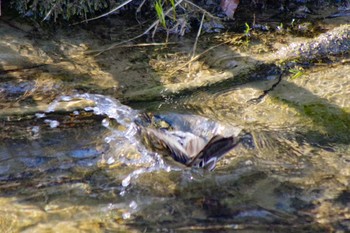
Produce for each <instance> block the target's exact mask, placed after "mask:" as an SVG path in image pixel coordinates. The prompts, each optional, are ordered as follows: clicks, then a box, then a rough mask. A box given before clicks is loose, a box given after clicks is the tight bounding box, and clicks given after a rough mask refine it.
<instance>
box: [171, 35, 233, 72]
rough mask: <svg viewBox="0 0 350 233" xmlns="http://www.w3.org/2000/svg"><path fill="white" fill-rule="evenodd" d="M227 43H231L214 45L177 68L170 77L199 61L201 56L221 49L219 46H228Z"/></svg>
mask: <svg viewBox="0 0 350 233" xmlns="http://www.w3.org/2000/svg"><path fill="white" fill-rule="evenodd" d="M227 43H229V42H228V41H226V42H222V43H220V44H217V45H214V46H213V47H210V48H209V49H206V50H204V51H203V52H202V53H200V54H198V55H197V56H195V57H193V58H191V59H190V60H189V61H188V62H186V63H185V64H183V65H182V66H180V67H179V68H177V69H176V70H174V71H173V72H171V73H170V74H169V76H171V75H173V74H175V73H176V72H177V71H179V70H181V69H183V68H184V67H186V66H187V65H188V64H190V63H191V62H194V61H196V60H198V59H199V58H200V57H201V56H203V55H204V54H206V53H207V52H209V51H211V50H213V49H215V48H217V47H219V46H221V45H223V44H227Z"/></svg>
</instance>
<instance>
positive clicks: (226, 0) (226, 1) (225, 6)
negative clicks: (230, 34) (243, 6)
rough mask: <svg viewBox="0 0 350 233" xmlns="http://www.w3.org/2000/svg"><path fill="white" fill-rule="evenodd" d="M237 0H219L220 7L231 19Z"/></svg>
mask: <svg viewBox="0 0 350 233" xmlns="http://www.w3.org/2000/svg"><path fill="white" fill-rule="evenodd" d="M238 4H239V0H221V3H220V6H221V9H222V10H223V11H224V12H225V14H226V15H227V17H229V18H230V19H233V15H234V14H235V11H236V9H237V7H238Z"/></svg>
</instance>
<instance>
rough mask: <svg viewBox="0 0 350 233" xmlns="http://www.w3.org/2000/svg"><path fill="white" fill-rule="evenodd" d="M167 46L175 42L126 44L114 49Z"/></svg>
mask: <svg viewBox="0 0 350 233" xmlns="http://www.w3.org/2000/svg"><path fill="white" fill-rule="evenodd" d="M168 44H177V43H175V42H166V43H140V44H126V45H119V46H116V47H114V48H115V49H116V48H133V47H150V46H164V45H168ZM97 52H100V50H91V51H89V53H97Z"/></svg>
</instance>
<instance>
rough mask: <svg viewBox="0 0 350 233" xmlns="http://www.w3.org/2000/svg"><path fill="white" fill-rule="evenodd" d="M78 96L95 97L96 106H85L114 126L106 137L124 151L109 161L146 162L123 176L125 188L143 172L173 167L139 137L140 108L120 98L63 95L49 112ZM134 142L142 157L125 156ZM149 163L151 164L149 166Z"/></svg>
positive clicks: (111, 162)
mask: <svg viewBox="0 0 350 233" xmlns="http://www.w3.org/2000/svg"><path fill="white" fill-rule="evenodd" d="M75 99H84V100H90V101H93V102H94V103H95V106H90V107H86V108H85V109H84V110H85V111H92V112H93V113H94V114H96V115H103V116H106V119H104V120H103V121H102V125H103V126H104V127H106V128H108V129H110V130H111V133H110V135H109V136H106V137H105V139H104V140H105V142H106V143H108V144H110V145H111V146H112V148H115V149H116V153H115V154H118V151H119V153H120V154H121V155H118V158H117V159H116V158H115V157H110V158H107V164H108V165H112V164H113V163H116V162H121V163H124V164H126V165H142V168H139V169H136V170H134V171H132V172H131V173H130V174H128V175H127V176H126V177H125V178H124V179H123V181H122V186H123V187H124V188H126V187H128V186H129V185H130V183H131V182H132V180H133V179H136V178H137V177H138V176H139V175H141V174H144V173H150V172H153V171H157V170H165V171H170V170H171V168H170V166H168V165H166V164H165V163H164V161H163V160H162V158H161V156H160V155H159V154H157V153H153V152H150V151H148V150H147V149H146V148H145V147H144V145H143V144H142V143H141V142H140V140H139V139H138V138H137V127H136V124H135V120H136V119H137V118H138V114H139V112H138V111H137V110H134V109H132V108H130V107H128V106H126V105H123V104H121V103H120V102H119V101H118V100H116V99H113V98H111V97H107V96H103V95H98V94H77V95H73V96H61V97H59V98H57V99H56V100H55V101H53V102H52V104H51V105H50V106H49V108H48V110H47V111H46V112H54V111H55V109H56V107H57V106H58V105H59V103H61V102H70V101H72V100H75ZM110 119H114V120H115V121H116V122H117V123H118V124H120V125H121V126H123V130H120V129H119V128H113V127H112V126H111V123H110ZM57 123H58V122H57ZM58 124H59V123H58ZM130 146H131V147H132V149H134V150H135V151H137V152H138V153H139V154H140V157H139V158H137V159H129V158H127V157H126V156H123V154H125V152H124V148H129V147H130ZM115 154H114V156H115ZM146 165H147V167H145V166H146ZM124 192H125V190H122V191H121V195H123V193H124Z"/></svg>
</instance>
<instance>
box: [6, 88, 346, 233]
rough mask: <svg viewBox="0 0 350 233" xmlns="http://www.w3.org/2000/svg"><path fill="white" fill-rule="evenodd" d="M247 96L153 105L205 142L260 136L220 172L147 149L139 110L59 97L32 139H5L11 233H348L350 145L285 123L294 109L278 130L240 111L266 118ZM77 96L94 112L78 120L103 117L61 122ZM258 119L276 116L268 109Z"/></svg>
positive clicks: (277, 121) (97, 99)
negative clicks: (60, 109)
mask: <svg viewBox="0 0 350 233" xmlns="http://www.w3.org/2000/svg"><path fill="white" fill-rule="evenodd" d="M245 91H246V90H244V88H243V89H241V90H236V91H234V92H235V93H239V94H238V95H233V94H232V93H231V92H230V91H228V92H227V91H226V92H220V93H218V94H215V95H210V94H205V93H195V94H194V95H193V96H192V98H191V99H186V98H185V99H184V100H180V101H178V102H177V104H176V105H174V103H173V102H172V101H171V100H168V101H167V102H166V103H160V104H156V105H157V107H156V108H153V111H154V112H155V113H156V112H157V111H159V113H158V117H159V118H161V119H163V120H165V121H166V122H168V123H169V124H170V125H171V126H172V127H173V128H175V129H176V130H180V131H183V132H191V133H193V134H196V135H200V136H202V137H207V138H210V137H211V136H212V135H213V134H216V133H219V134H223V135H238V134H239V133H240V131H241V130H245V131H247V132H249V133H250V134H251V135H252V138H251V140H252V141H251V143H249V145H240V146H239V147H238V148H235V149H234V150H233V151H231V152H230V153H229V154H228V155H226V156H225V157H224V159H222V160H221V161H220V162H219V164H218V166H217V169H216V170H215V171H214V172H211V173H209V172H206V171H203V170H200V169H196V168H192V169H190V168H183V167H178V166H174V165H173V164H169V163H167V161H165V160H164V159H163V157H162V155H161V154H158V153H155V152H152V151H150V150H148V149H147V148H146V147H145V146H144V145H143V144H142V143H141V141H140V138H139V136H138V134H137V129H136V125H135V121H138V120H140V119H139V113H140V112H141V111H138V110H134V109H132V108H130V107H128V106H125V105H123V104H121V103H120V102H119V101H118V100H116V99H113V98H110V97H106V96H102V95H92V94H83V95H75V96H63V97H60V98H58V99H57V100H56V101H54V102H53V103H52V104H51V105H50V106H49V108H48V109H47V111H46V112H45V113H38V114H36V115H35V119H36V120H32V121H31V123H30V124H29V126H27V127H24V128H23V130H26V131H28V132H29V135H31V137H27V138H19V139H8V140H4V141H2V142H1V147H0V156H1V164H0V189H1V199H0V201H1V203H2V208H1V210H0V215H1V219H2V222H1V225H0V226H1V229H2V231H3V232H17V231H21V232H51V231H52V232H77V231H84V232H106V231H115V230H119V231H135V232H141V231H142V232H154V231H165V232H167V231H171V230H176V231H185V232H187V231H197V232H206V231H214V232H217V231H219V232H222V231H230V230H233V229H236V230H241V231H242V232H266V231H270V229H271V228H273V230H274V231H275V232H328V231H329V230H330V229H333V228H336V229H348V225H347V224H348V221H347V220H346V219H347V216H348V215H349V211H348V203H349V197H350V192H349V189H348V187H349V175H350V166H349V165H350V164H349V163H350V156H349V146H348V145H347V144H345V143H342V144H335V143H333V142H332V140H327V138H325V137H324V136H322V137H321V136H320V135H316V136H315V134H310V135H307V134H304V133H305V132H306V131H303V130H295V128H296V126H298V124H300V122H296V121H294V120H293V119H294V118H291V119H292V120H291V121H290V122H288V123H287V121H286V122H283V121H281V119H285V117H288V116H291V114H292V113H291V112H289V111H281V113H280V115H275V116H273V118H271V124H270V126H267V125H264V124H262V123H259V119H258V117H257V116H254V115H251V116H248V115H239V112H240V110H239V109H240V108H242V107H244V108H254V110H255V112H259V111H262V110H261V109H259V107H257V106H256V105H251V104H247V105H246V106H242V105H241V106H240V105H235V101H236V100H237V99H235V98H244V99H239V101H240V102H242V103H245V102H247V101H246V100H249V98H251V96H250V95H244V92H245ZM240 92H242V93H243V94H240ZM237 96H238V97H237ZM243 96H245V97H243ZM75 99H87V100H91V101H93V102H94V103H95V106H91V107H87V108H85V109H84V111H75V112H73V113H72V114H73V115H79V114H83V112H90V113H93V115H98V116H101V118H98V119H101V120H98V119H97V120H94V121H92V122H91V124H88V125H84V126H83V127H74V124H72V127H63V125H62V122H61V121H62V120H60V119H58V118H57V119H56V118H55V117H51V115H50V113H54V112H55V107H56V106H57V104H58V103H62V102H65V103H67V104H69V103H70V102H71V101H72V100H75ZM203 100H206V101H207V102H206V105H203V103H202V102H203ZM214 100H215V102H214ZM228 100H229V101H228ZM243 100H244V101H243ZM199 103H200V104H199ZM157 109H158V110H157ZM165 111H166V112H165ZM176 111H179V112H184V111H187V114H179V113H175V112H176ZM194 113H197V114H198V115H197V114H194ZM200 115H205V116H208V117H210V119H209V118H205V117H202V116H200ZM264 115H265V116H264ZM261 117H262V118H264V117H271V116H268V114H267V113H265V114H264V113H263V112H261ZM39 120H43V121H42V122H43V123H44V125H43V124H39V123H38V121H39ZM72 123H74V122H72ZM293 124H294V128H293V127H292V126H293ZM66 125H67V124H66ZM305 127H306V126H305ZM320 138H321V139H322V138H323V139H322V140H323V141H324V143H322V140H321V141H318V139H320Z"/></svg>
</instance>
